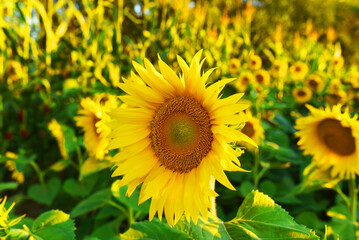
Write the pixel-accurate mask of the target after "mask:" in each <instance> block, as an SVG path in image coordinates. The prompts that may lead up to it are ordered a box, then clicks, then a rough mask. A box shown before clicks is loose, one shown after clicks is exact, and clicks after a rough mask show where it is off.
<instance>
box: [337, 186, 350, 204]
mask: <svg viewBox="0 0 359 240" xmlns="http://www.w3.org/2000/svg"><path fill="white" fill-rule="evenodd" d="M334 190H335V191H336V192H337V193H338V194H339V196H341V197H342V198H343V200H344V202H345V204H346V205H347V206H348V207H349V206H350V201H349V198H348V197H347V195H345V194H344V193H343V191H342V189H341V188H340V186H339V185H338V184H336V185H335V187H334Z"/></svg>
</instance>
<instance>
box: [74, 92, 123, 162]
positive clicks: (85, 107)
mask: <svg viewBox="0 0 359 240" xmlns="http://www.w3.org/2000/svg"><path fill="white" fill-rule="evenodd" d="M80 104H81V107H82V108H81V109H79V110H78V112H77V114H79V115H80V116H77V117H75V120H76V126H78V127H81V128H82V129H83V131H84V132H85V133H84V144H85V147H86V149H87V151H88V153H89V156H90V157H92V156H93V157H95V158H96V159H98V160H103V159H104V157H105V154H106V153H107V149H106V148H107V146H108V143H109V139H108V138H107V136H108V135H109V133H110V128H109V127H108V126H107V125H106V123H107V122H108V121H109V120H110V117H109V116H108V115H107V113H106V111H109V110H110V109H111V108H115V107H117V106H118V104H117V97H115V96H113V95H111V94H106V93H100V94H95V96H94V98H93V99H91V98H89V97H87V98H84V99H82V100H81V103H80Z"/></svg>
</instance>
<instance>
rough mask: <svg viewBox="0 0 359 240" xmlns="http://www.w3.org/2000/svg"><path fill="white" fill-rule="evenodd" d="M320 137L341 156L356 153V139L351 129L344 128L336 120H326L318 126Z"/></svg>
mask: <svg viewBox="0 0 359 240" xmlns="http://www.w3.org/2000/svg"><path fill="white" fill-rule="evenodd" d="M317 131H318V135H319V138H320V140H322V141H323V142H324V144H325V145H326V146H327V147H328V148H329V149H331V150H332V151H334V152H335V153H337V154H338V155H341V156H348V155H351V154H353V153H354V152H355V139H354V137H353V135H352V131H351V129H350V128H349V127H343V126H342V125H341V123H340V121H338V120H336V119H324V120H323V121H321V122H320V123H319V124H318V128H317Z"/></svg>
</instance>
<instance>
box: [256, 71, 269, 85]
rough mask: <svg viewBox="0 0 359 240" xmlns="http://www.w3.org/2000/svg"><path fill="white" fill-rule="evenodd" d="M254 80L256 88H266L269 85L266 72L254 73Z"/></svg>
mask: <svg viewBox="0 0 359 240" xmlns="http://www.w3.org/2000/svg"><path fill="white" fill-rule="evenodd" d="M254 78H255V80H256V81H255V82H256V85H257V86H266V87H268V86H269V85H270V75H269V73H268V71H266V70H264V69H260V70H258V71H256V72H255V73H254Z"/></svg>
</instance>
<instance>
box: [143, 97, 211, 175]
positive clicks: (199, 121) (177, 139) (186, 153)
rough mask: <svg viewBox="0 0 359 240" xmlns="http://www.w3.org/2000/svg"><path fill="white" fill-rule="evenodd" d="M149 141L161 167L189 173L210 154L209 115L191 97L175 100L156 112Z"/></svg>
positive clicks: (164, 104)
mask: <svg viewBox="0 0 359 240" xmlns="http://www.w3.org/2000/svg"><path fill="white" fill-rule="evenodd" d="M150 138H151V140H152V149H153V150H154V152H155V155H156V156H157V157H158V159H159V161H160V162H161V164H162V165H164V166H165V167H166V168H168V169H170V170H172V171H174V172H179V173H186V172H189V171H191V170H192V169H193V168H196V167H198V165H199V164H200V163H201V161H202V159H203V158H204V157H206V156H207V154H208V153H209V151H210V150H211V147H212V140H213V133H212V131H211V122H210V117H209V114H208V112H207V111H206V110H205V109H204V108H203V106H202V105H201V104H199V103H198V102H197V101H196V100H195V99H193V98H191V97H174V98H172V99H170V100H168V101H167V102H165V103H163V104H162V105H161V106H160V107H159V108H158V109H157V110H156V112H155V115H154V118H153V120H152V122H151V135H150Z"/></svg>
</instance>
